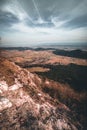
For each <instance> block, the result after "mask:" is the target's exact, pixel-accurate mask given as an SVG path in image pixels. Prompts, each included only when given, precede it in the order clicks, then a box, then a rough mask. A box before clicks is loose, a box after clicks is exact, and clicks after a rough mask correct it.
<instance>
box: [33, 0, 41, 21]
mask: <svg viewBox="0 0 87 130" xmlns="http://www.w3.org/2000/svg"><path fill="white" fill-rule="evenodd" d="M32 2H33V4H34V7H35V9H36V11H37V14H38V16H39V18H40V19H41V15H40V12H39V9H38V7H37V5H36V3H35V1H34V0H32Z"/></svg>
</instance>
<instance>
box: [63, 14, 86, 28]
mask: <svg viewBox="0 0 87 130" xmlns="http://www.w3.org/2000/svg"><path fill="white" fill-rule="evenodd" d="M63 26H64V27H65V28H70V29H74V28H81V27H87V14H85V15H82V16H79V17H76V18H74V19H72V20H70V21H68V22H66V23H65V24H64V25H63Z"/></svg>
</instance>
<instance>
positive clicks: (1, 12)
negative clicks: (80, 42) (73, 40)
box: [0, 0, 87, 40]
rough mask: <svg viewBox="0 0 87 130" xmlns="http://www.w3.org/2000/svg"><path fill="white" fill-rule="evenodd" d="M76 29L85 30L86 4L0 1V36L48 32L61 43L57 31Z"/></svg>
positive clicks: (59, 0)
mask: <svg viewBox="0 0 87 130" xmlns="http://www.w3.org/2000/svg"><path fill="white" fill-rule="evenodd" d="M35 28H36V30H35ZM43 28H44V29H43ZM76 28H84V29H85V30H86V28H87V0H0V35H4V34H6V33H7V35H8V34H13V33H14V32H15V33H22V32H23V31H24V32H23V33H25V32H27V33H30V34H31V32H32V34H33V33H34V31H35V33H34V34H35V35H36V34H37V33H38V32H40V33H42V34H43V35H44V34H45V35H46V34H50V32H51V35H52V33H53V35H56V38H57V34H60V33H61V34H60V39H61V37H62V31H60V29H61V30H63V29H64V31H67V30H68V29H69V30H71V31H72V30H75V29H76ZM41 29H42V30H41ZM50 29H51V31H50ZM37 30H38V31H37ZM39 30H40V31H39ZM58 30H59V32H57V31H58ZM4 32H5V33H4ZM11 32H13V33H11ZM54 33H55V34H54ZM79 35H80V34H79ZM58 36H59V35H58ZM35 37H36V36H35ZM54 40H55V39H54Z"/></svg>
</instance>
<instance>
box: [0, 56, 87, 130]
mask: <svg viewBox="0 0 87 130" xmlns="http://www.w3.org/2000/svg"><path fill="white" fill-rule="evenodd" d="M84 97H85V94H84ZM79 100H81V101H82V100H84V98H83V96H81V95H80V96H79V95H78V93H75V92H74V90H72V89H70V88H69V87H65V88H64V85H63V84H58V83H56V82H54V81H51V80H48V79H42V78H40V77H38V76H37V75H36V74H32V73H30V72H29V71H28V70H26V69H22V68H20V67H19V66H17V65H15V63H13V62H10V61H8V60H7V59H4V58H0V130H83V129H85V128H86V125H85V124H84V123H85V122H84V120H85V119H84V118H85V117H84V118H83V115H82V114H81V115H79V116H81V117H79V116H78V114H77V113H78V112H77V110H76V107H77V106H76V105H77V104H80V101H79ZM69 103H71V105H70V104H69ZM68 104H69V105H68ZM71 106H73V107H71ZM80 106H81V105H80ZM82 109H83V108H82ZM82 109H81V110H82ZM80 118H82V120H81V119H80Z"/></svg>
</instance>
